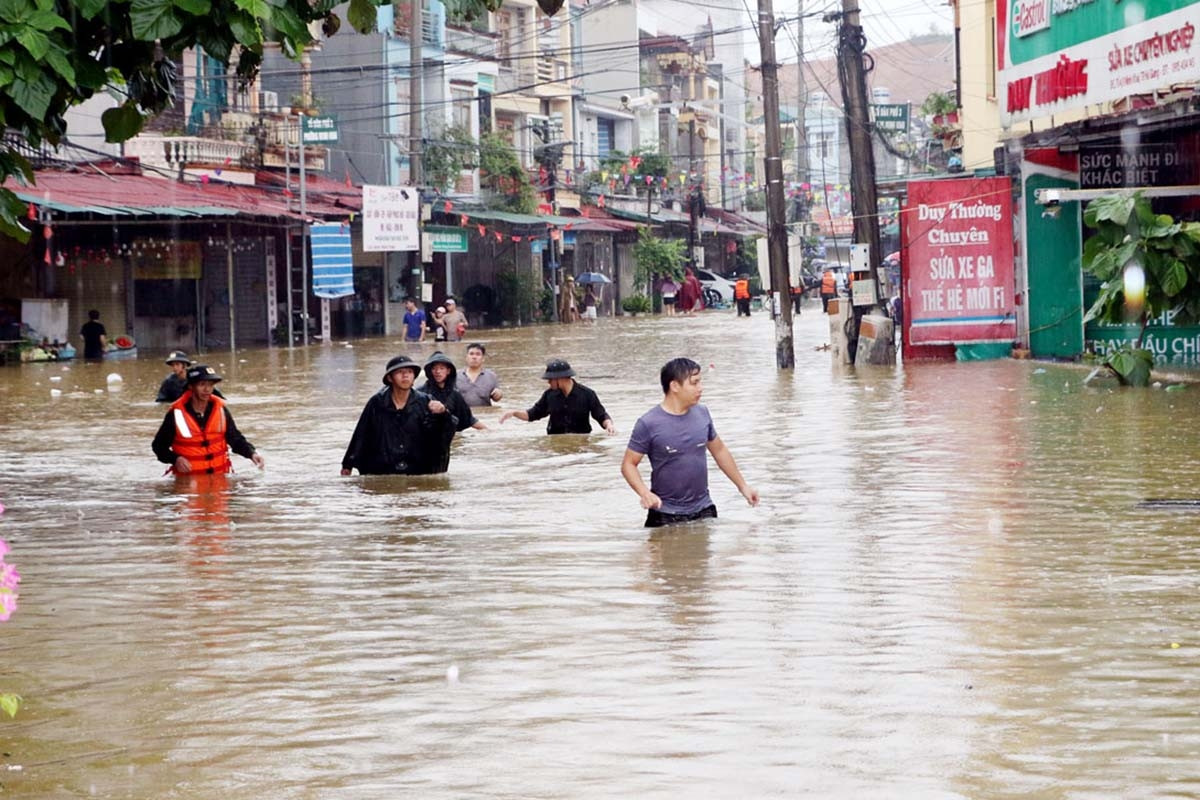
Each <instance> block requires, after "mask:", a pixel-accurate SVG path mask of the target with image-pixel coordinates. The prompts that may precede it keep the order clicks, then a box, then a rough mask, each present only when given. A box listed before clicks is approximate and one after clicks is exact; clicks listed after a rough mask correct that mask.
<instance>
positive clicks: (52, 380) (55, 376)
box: [50, 375, 62, 383]
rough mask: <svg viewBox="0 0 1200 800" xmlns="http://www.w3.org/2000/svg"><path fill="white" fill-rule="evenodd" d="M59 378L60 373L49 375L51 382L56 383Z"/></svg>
mask: <svg viewBox="0 0 1200 800" xmlns="http://www.w3.org/2000/svg"><path fill="white" fill-rule="evenodd" d="M61 380H62V375H51V376H50V382H51V383H58V382H59V381H61Z"/></svg>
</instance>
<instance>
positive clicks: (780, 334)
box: [758, 0, 796, 369]
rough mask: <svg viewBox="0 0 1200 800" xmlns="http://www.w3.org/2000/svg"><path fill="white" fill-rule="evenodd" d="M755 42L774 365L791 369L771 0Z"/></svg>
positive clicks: (764, 5)
mask: <svg viewBox="0 0 1200 800" xmlns="http://www.w3.org/2000/svg"><path fill="white" fill-rule="evenodd" d="M758 45H759V48H760V51H761V53H762V83H763V123H764V124H765V125H766V128H767V130H766V142H765V148H766V158H765V160H764V165H763V166H764V168H765V169H764V171H765V173H766V178H767V257H768V260H769V262H770V265H771V291H772V292H773V293H775V294H777V295H778V296H779V302H778V303H776V304H775V312H776V314H775V366H776V367H778V368H779V369H793V368H794V367H795V366H796V354H795V351H794V350H793V348H792V302H791V293H790V287H789V284H788V252H787V209H786V208H785V207H784V197H783V143H782V142H781V141H780V135H779V64H778V63H776V61H775V14H774V12H773V11H772V10H771V0H758Z"/></svg>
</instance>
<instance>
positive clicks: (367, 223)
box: [362, 186, 421, 253]
mask: <svg viewBox="0 0 1200 800" xmlns="http://www.w3.org/2000/svg"><path fill="white" fill-rule="evenodd" d="M362 188H363V210H362V221H363V251H364V252H367V253H394V252H412V251H415V250H420V249H421V228H420V224H421V197H420V193H419V192H418V191H417V190H416V189H413V188H411V187H408V186H363V187H362Z"/></svg>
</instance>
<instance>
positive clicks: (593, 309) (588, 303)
mask: <svg viewBox="0 0 1200 800" xmlns="http://www.w3.org/2000/svg"><path fill="white" fill-rule="evenodd" d="M575 281H576V282H577V283H578V284H579V285H580V286H586V287H587V290H586V291H585V292H584V294H583V318H584V319H585V320H587V321H589V322H595V321H596V316H597V313H598V307H599V305H600V299H599V297H598V295H597V292H596V288H595V287H596V285H597V284H599V285H601V286H603V285H604V284H606V283H612V281H610V280H609V279H608V276H607V275H605V274H604V273H603V272H584V273H582V274H580V275H579V276H578V277H576V278H575Z"/></svg>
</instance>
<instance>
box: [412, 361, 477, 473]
mask: <svg viewBox="0 0 1200 800" xmlns="http://www.w3.org/2000/svg"><path fill="white" fill-rule="evenodd" d="M425 378H426V380H425V383H423V384H422V385H421V388H420V389H419V391H421V392H424V393H425V394H427V395H429V397H430V398H431V399H433V400H437V401H439V402H441V404H442V405H444V406H445V407H446V410H447V411H449V412H450V414H451V415H452V416H453V417H454V418H455V419H456V420H458V422H457V424H455V426H454V429H455V430H456V431H465V430H466V429H467V428H474V429H475V430H478V431H486V430H487V429H488V427H487V425H484V424H483V423H482V422H480V421H479V420H478V419H476V418H475V415H474V414H472V413H471V407H470V406H469V405H467V401H466V398H464V397H463V396H462V394H461V393H460V392H459V391H458V390H457V389H456V388H455V382H456V381H457V379H458V368H457V367H455V366H454V362H453V361H451V360H450V357H449V356H447V355H446V354H445V353H443V352H441V351H440V350H439V351H437V352H435V353H434V354H433V355H431V356H430V357H429V359H428V360H427V361H426V362H425ZM442 456H443V460H444V462H445V463H443V464H441V465H440V466H441V469H438V470H436V471H437V472H445V471H446V470H447V469H449V467H450V448H449V446H447V447H446V449H445V450H444V452H443V453H442Z"/></svg>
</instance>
